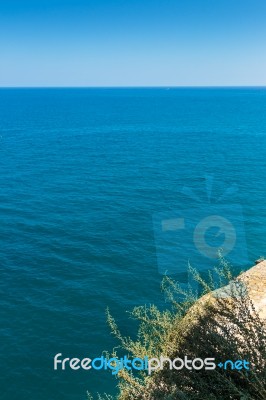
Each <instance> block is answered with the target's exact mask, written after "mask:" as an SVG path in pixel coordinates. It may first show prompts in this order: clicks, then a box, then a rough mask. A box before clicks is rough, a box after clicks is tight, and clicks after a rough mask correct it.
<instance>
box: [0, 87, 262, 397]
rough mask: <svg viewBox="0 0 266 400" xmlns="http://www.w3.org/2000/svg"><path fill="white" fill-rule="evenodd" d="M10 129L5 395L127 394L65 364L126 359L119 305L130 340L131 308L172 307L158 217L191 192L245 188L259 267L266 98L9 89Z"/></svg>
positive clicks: (2, 205) (205, 92)
mask: <svg viewBox="0 0 266 400" xmlns="http://www.w3.org/2000/svg"><path fill="white" fill-rule="evenodd" d="M0 130H1V133H0V135H1V136H0V146H1V147H0V150H1V158H0V167H1V174H0V187H1V191H0V200H1V201H0V220H1V224H0V238H1V253H0V254H1V263H0V268H1V281H0V290H1V363H2V366H1V380H3V384H2V385H1V391H2V398H3V399H7V400H16V399H18V398H19V399H20V400H24V399H25V400H26V399H27V400H28V399H30V398H31V399H38V400H47V399H51V400H53V399H58V400H61V399H64V400H78V399H85V398H86V390H91V391H94V392H96V391H100V392H102V391H108V392H114V391H115V385H116V381H115V379H114V378H113V377H112V376H111V375H110V373H107V372H102V371H98V372H97V371H96V372H91V371H89V372H86V371H85V372H80V371H63V372H62V371H61V372H60V371H57V372H56V371H53V357H54V355H55V354H56V353H63V355H64V356H65V357H82V358H83V357H86V356H89V357H91V358H92V357H96V356H98V355H99V354H101V352H102V350H104V349H112V347H113V346H114V345H115V344H116V342H115V341H114V340H113V339H112V337H111V336H110V334H109V330H108V327H107V326H106V323H105V309H106V307H107V306H109V307H110V309H111V312H112V313H113V315H114V316H115V317H116V318H117V320H118V323H119V325H120V327H121V330H122V332H123V333H124V334H125V335H130V334H132V333H133V334H134V332H135V325H134V323H133V322H132V321H130V320H128V316H127V314H126V310H130V309H132V307H133V306H135V305H141V304H144V303H156V304H157V305H158V306H163V305H164V299H163V298H162V295H161V293H160V282H161V279H162V275H161V274H160V273H159V272H161V273H163V271H162V269H163V268H164V265H161V269H160V265H159V264H160V263H159V264H158V262H157V261H158V258H157V256H158V252H159V251H160V250H158V243H157V242H156V238H158V234H159V235H160V232H159V233H158V231H157V228H154V216H155V218H157V216H158V215H161V214H160V213H164V215H166V217H165V218H166V219H167V215H169V216H170V218H171V216H172V210H183V209H185V210H190V209H192V208H193V205H194V200H193V199H191V198H189V197H187V196H185V195H184V193H182V188H183V187H184V186H186V187H189V188H191V189H193V191H194V192H195V193H196V194H197V195H198V196H199V197H201V198H204V196H205V195H206V188H205V175H206V174H207V175H212V176H213V177H214V185H213V197H215V198H216V197H219V196H221V195H222V194H223V193H224V192H225V191H226V189H227V188H228V187H230V186H232V185H237V187H238V193H237V194H234V196H235V200H234V204H235V203H236V204H237V205H241V206H242V208H243V214H242V217H241V218H242V219H243V221H242V222H243V226H242V228H241V232H242V231H243V229H244V230H245V236H246V239H245V242H244V239H243V238H242V236H241V235H240V233H239V232H237V233H238V236H239V237H241V240H240V243H239V244H240V247H241V245H242V247H243V248H245V249H246V250H247V257H248V259H249V261H247V262H246V264H245V267H247V266H248V265H251V264H252V262H253V261H254V260H255V259H256V258H258V257H259V256H261V255H265V244H266V243H265V241H266V239H265V238H266V235H265V233H266V228H265V227H266V205H265V195H266V189H265V166H266V157H265V150H266V90H265V89H262V88H254V89H245V88H242V89H240V88H239V89H170V90H166V89H163V88H162V89H1V90H0ZM232 196H233V195H232ZM228 201H229V205H230V204H231V203H230V201H231V200H228ZM228 201H227V203H228ZM206 204H207V203H206ZM204 207H205V209H206V207H207V206H204ZM231 210H234V209H233V208H232V209H231ZM242 233H243V232H242ZM242 240H243V242H241V241H242ZM194 247H195V246H194V243H193V241H192V240H189V239H188V240H186V242H183V243H181V244H180V243H179V254H180V257H181V258H182V257H184V254H185V255H186V257H187V254H189V253H190V252H191V254H194V253H195V249H194ZM177 272H178V271H177ZM181 275H182V274H181ZM181 275H180V276H181Z"/></svg>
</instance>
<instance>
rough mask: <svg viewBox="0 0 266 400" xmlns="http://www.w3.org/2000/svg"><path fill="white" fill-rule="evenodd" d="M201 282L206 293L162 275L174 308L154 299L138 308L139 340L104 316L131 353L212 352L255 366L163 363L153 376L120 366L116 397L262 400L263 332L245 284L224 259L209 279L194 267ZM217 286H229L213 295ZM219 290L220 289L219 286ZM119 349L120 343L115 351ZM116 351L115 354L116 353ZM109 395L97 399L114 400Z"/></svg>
mask: <svg viewBox="0 0 266 400" xmlns="http://www.w3.org/2000/svg"><path fill="white" fill-rule="evenodd" d="M190 273H191V274H192V275H193V278H194V280H195V281H196V282H197V283H198V284H199V285H200V287H201V298H200V300H198V295H197V293H195V292H193V290H192V289H191V288H188V290H186V291H184V290H183V289H182V288H181V287H180V285H179V284H178V283H177V282H175V281H174V280H172V279H171V278H169V277H168V276H165V277H164V279H163V282H162V291H163V293H164V294H165V296H166V299H167V300H168V304H169V306H170V307H169V308H168V309H166V310H163V311H160V310H159V309H158V308H157V307H156V306H155V305H150V306H149V307H147V306H141V307H135V308H134V309H133V311H132V312H131V313H130V317H131V318H134V319H136V320H138V321H139V330H138V336H137V339H136V340H132V339H131V338H130V337H124V336H123V335H122V334H121V332H120V330H119V328H118V326H117V324H116V322H115V320H114V318H113V317H112V316H111V314H110V312H109V310H107V321H108V323H109V326H110V328H111V332H112V334H113V335H114V336H115V337H116V338H117V339H118V341H119V343H120V347H121V349H123V351H124V352H127V353H128V355H129V356H131V357H141V358H143V357H144V356H148V357H157V358H159V357H160V356H161V355H163V356H164V357H169V358H171V359H174V358H176V357H180V358H184V357H185V356H189V357H190V358H197V357H200V358H202V359H204V358H207V357H214V358H215V359H216V360H226V359H232V360H238V359H246V360H249V362H250V365H251V370H250V371H244V370H243V371H235V370H229V369H228V370H226V371H225V370H220V369H218V368H216V369H215V370H213V371H206V370H205V369H202V370H200V371H188V370H186V369H182V370H179V371H176V370H170V369H169V368H167V367H165V368H164V369H163V370H158V371H156V372H154V373H153V374H152V375H148V374H147V372H146V371H139V372H138V373H134V374H133V373H132V372H130V371H127V370H124V369H123V370H121V371H119V373H118V387H119V394H118V396H117V400H161V399H165V400H172V399H177V400H178V399H180V400H183V399H184V400H187V399H188V400H193V399H199V400H205V399H210V400H212V399H213V400H226V399H239V400H245V399H249V400H265V399H266V368H265V360H266V333H265V326H264V324H263V322H262V321H261V320H260V318H259V316H258V314H257V313H256V310H255V308H254V305H253V304H252V301H251V300H250V298H249V296H248V293H247V290H243V287H242V285H240V284H239V281H238V279H236V278H234V277H233V276H232V273H231V269H230V266H229V265H228V263H227V262H226V261H225V260H223V259H222V260H221V262H220V265H219V266H218V267H217V268H215V269H214V271H213V273H209V276H208V278H207V279H203V278H202V276H201V275H200V274H199V273H198V272H197V271H195V270H193V269H191V268H190ZM214 274H215V275H216V277H217V276H218V277H219V279H218V287H222V286H225V285H229V286H228V287H230V288H231V290H230V296H228V295H227V296H216V297H213V296H211V295H210V292H213V291H214V290H217V285H216V284H215V282H217V279H216V280H215V279H214ZM218 293H219V292H218ZM116 351H117V350H116ZM116 351H114V352H113V353H112V357H113V356H116V354H117V353H116ZM110 399H111V397H108V396H107V395H105V397H104V396H102V397H101V396H99V400H110Z"/></svg>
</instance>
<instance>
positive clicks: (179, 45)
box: [0, 0, 266, 87]
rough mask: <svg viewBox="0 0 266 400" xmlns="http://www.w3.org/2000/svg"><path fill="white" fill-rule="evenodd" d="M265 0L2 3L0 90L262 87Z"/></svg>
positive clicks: (26, 0)
mask: <svg viewBox="0 0 266 400" xmlns="http://www.w3.org/2000/svg"><path fill="white" fill-rule="evenodd" d="M264 85H266V1H265V0H220V1H215V0H182V1H181V0H131V1H130V0H38V1H36V0H31V1H30V0H23V1H22V0H17V1H15V0H8V1H6V0H5V1H4V0H0V86H1V87H17V86H22V87H25V86H26V87H31V86H37V87H39V86H44V87H50V86H57V87H58V86H60V87H61V86H104V87H106V86H264Z"/></svg>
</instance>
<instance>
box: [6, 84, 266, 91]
mask: <svg viewBox="0 0 266 400" xmlns="http://www.w3.org/2000/svg"><path fill="white" fill-rule="evenodd" d="M197 88H199V89H200V88H203V89H204V88H210V89H212V88H213V89H216V88H221V89H222V88H266V85H154V86H151V85H148V86H145V85H140V86H138V85H129V86H126V85H118V86H115V85H108V86H103V85H100V86H74V85H70V86H66V85H64V86H63V85H62V86H0V90H1V89H197Z"/></svg>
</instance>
